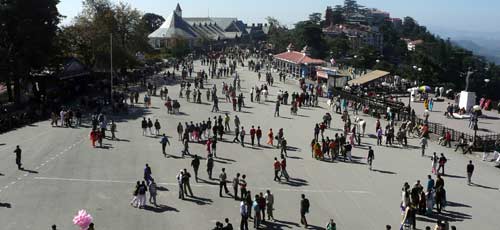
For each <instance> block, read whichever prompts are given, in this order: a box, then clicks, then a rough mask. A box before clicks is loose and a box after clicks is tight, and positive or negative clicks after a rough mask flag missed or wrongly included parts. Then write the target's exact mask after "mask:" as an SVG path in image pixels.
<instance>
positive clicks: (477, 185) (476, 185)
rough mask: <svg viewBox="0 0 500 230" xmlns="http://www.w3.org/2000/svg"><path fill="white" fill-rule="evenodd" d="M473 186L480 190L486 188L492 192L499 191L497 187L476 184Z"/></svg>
mask: <svg viewBox="0 0 500 230" xmlns="http://www.w3.org/2000/svg"><path fill="white" fill-rule="evenodd" d="M472 186H475V187H479V188H485V189H491V190H498V188H495V187H490V186H486V185H480V184H476V183H472Z"/></svg>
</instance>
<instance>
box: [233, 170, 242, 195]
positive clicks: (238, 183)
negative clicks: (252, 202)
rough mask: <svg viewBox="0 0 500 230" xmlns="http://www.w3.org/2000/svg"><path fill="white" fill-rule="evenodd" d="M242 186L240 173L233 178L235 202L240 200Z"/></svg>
mask: <svg viewBox="0 0 500 230" xmlns="http://www.w3.org/2000/svg"><path fill="white" fill-rule="evenodd" d="M239 185H240V173H236V176H235V177H234V178H233V193H234V200H238V187H239Z"/></svg>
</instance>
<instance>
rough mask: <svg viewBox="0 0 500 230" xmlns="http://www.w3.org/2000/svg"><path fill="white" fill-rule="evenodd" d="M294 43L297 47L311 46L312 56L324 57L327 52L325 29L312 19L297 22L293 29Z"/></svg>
mask: <svg viewBox="0 0 500 230" xmlns="http://www.w3.org/2000/svg"><path fill="white" fill-rule="evenodd" d="M293 38H294V41H295V42H294V43H293V44H294V45H295V46H296V47H304V46H306V45H307V46H309V47H310V48H311V56H313V57H316V58H324V57H326V54H327V52H326V51H327V47H326V42H325V39H324V37H323V30H322V29H321V27H320V25H318V24H314V23H312V22H311V21H302V22H298V23H297V24H295V29H294V31H293Z"/></svg>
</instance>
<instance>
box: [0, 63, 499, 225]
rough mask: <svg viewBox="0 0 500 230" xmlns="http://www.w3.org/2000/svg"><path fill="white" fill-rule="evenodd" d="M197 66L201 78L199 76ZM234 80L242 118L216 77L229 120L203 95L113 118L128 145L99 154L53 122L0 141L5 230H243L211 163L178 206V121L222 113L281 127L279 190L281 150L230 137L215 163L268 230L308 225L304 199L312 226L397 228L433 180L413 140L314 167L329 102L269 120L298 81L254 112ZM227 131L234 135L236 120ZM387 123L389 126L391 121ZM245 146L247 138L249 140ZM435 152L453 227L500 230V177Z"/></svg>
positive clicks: (76, 132) (85, 134) (246, 84)
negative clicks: (261, 208) (145, 189)
mask: <svg viewBox="0 0 500 230" xmlns="http://www.w3.org/2000/svg"><path fill="white" fill-rule="evenodd" d="M199 64H200V63H199V62H195V70H197V71H199V70H200V68H201V67H200V65H199ZM203 68H205V69H206V68H207V67H206V66H204V67H203ZM238 72H239V74H240V77H241V79H242V81H241V85H242V92H243V93H244V94H245V96H246V97H247V98H246V99H245V103H246V107H245V108H244V109H243V111H242V112H233V111H232V105H231V104H229V103H225V100H224V99H223V98H222V95H221V93H220V92H221V86H222V82H223V81H226V82H227V83H230V82H232V79H214V80H209V84H208V85H207V87H211V85H212V84H216V85H217V88H218V95H219V97H220V102H221V103H220V105H219V107H220V109H221V110H222V111H221V113H211V112H210V110H211V107H212V105H211V102H209V103H207V102H206V101H204V100H206V98H205V93H204V91H203V97H202V101H203V102H204V103H203V104H195V103H188V102H186V100H185V98H180V99H179V101H180V103H181V109H180V110H181V112H182V114H180V115H170V114H167V111H166V108H165V107H164V106H163V102H162V101H161V100H160V98H159V97H153V101H152V106H153V107H152V108H150V109H145V108H143V105H142V104H140V105H139V107H138V108H135V109H133V110H132V111H131V112H130V113H129V114H128V115H126V116H115V117H109V116H108V118H113V119H115V120H116V121H117V130H118V132H117V137H118V138H119V139H120V141H110V140H105V141H104V144H105V148H93V147H92V146H91V143H90V141H89V132H90V129H89V128H88V124H87V125H86V128H83V127H82V128H53V127H51V125H50V122H49V121H44V122H39V123H35V124H33V125H31V126H27V127H24V128H21V129H18V130H14V131H12V132H9V133H5V134H2V135H0V144H1V146H0V173H1V174H2V175H0V203H1V206H0V223H1V226H2V227H0V229H2V230H20V229H37V230H38V229H49V227H50V226H51V225H52V224H57V226H58V228H60V229H76V227H75V226H73V224H72V218H73V216H75V214H76V213H77V211H78V210H80V209H86V210H87V211H88V212H89V213H90V214H91V215H92V216H93V217H94V223H95V224H96V229H98V230H103V229H109V230H117V229H127V230H129V229H130V230H136V229H211V228H212V227H213V226H215V221H223V220H224V218H225V217H228V218H229V219H230V221H231V223H232V224H233V226H234V227H239V222H240V215H239V202H237V201H235V200H234V199H232V198H230V197H223V198H220V197H219V196H218V192H219V188H218V181H217V180H209V179H208V176H207V173H206V171H205V169H206V166H205V165H206V161H205V160H202V163H201V166H200V177H201V178H202V180H200V182H199V183H196V182H194V178H192V180H191V185H192V187H193V193H194V195H195V197H193V198H191V197H188V198H187V199H186V200H180V199H178V198H177V196H178V186H177V181H176V175H177V173H178V172H179V170H180V169H183V168H186V169H188V170H189V171H190V172H191V174H193V172H192V168H191V167H190V162H191V158H190V157H186V158H184V159H183V158H180V155H181V153H180V152H181V150H182V144H181V142H180V141H178V140H177V132H176V126H177V124H178V123H179V122H182V124H184V122H189V121H193V122H195V123H196V122H201V121H203V120H207V118H208V117H211V118H213V117H214V116H219V115H222V116H223V113H225V112H226V111H227V112H228V113H229V114H230V116H231V118H234V115H238V116H239V117H240V120H241V124H242V126H244V127H245V129H246V130H247V133H248V130H249V128H250V127H251V125H255V127H257V126H260V127H261V128H262V130H263V139H266V138H265V137H266V134H267V131H268V130H269V128H272V129H273V130H274V131H275V133H277V131H278V129H279V128H283V129H284V134H285V137H286V138H287V140H288V145H289V146H290V150H289V152H288V156H289V158H288V161H287V163H288V167H287V168H288V173H289V174H290V177H291V178H292V179H291V180H290V182H283V183H278V182H275V181H273V176H274V175H273V173H274V172H273V161H274V157H278V158H279V153H280V152H279V150H278V149H276V148H271V147H268V146H264V147H251V146H250V145H249V144H247V145H246V147H244V148H243V147H242V146H241V145H239V144H237V143H231V142H230V141H228V140H232V137H233V136H232V133H230V134H229V135H225V136H224V137H225V140H226V141H224V142H219V145H218V146H217V156H218V157H219V158H216V159H215V167H214V175H215V176H214V177H217V175H218V174H219V172H220V171H221V168H226V172H227V174H228V179H229V180H231V179H232V178H233V177H234V176H235V174H236V173H237V172H239V173H241V174H246V175H247V182H248V189H249V190H250V191H251V192H252V194H253V195H255V194H257V193H260V192H263V193H264V192H265V191H266V189H270V190H271V192H272V193H273V194H274V196H275V213H274V216H275V218H276V220H277V221H276V222H267V223H266V225H265V226H267V227H266V228H265V229H299V228H301V226H300V225H299V224H300V214H299V203H300V195H301V194H305V195H306V197H307V198H308V199H309V200H310V202H311V208H310V213H309V214H308V222H309V223H310V225H311V228H314V229H322V228H324V226H325V224H326V223H327V221H328V220H329V219H330V218H333V219H334V220H335V222H336V223H337V229H350V230H353V229H359V230H361V229H362V230H378V229H384V228H385V225H386V224H390V225H392V226H393V229H399V223H400V220H401V209H400V202H401V188H402V185H403V183H404V182H408V183H409V184H410V185H413V184H414V183H415V182H416V181H417V180H420V181H422V184H424V186H425V184H426V182H427V180H426V178H427V175H428V174H430V173H431V171H430V170H431V160H430V158H429V157H427V156H426V157H421V156H420V149H418V148H417V147H416V146H418V140H417V139H410V140H409V144H410V148H407V149H402V148H398V147H385V146H377V145H376V139H374V138H371V137H368V136H367V137H365V138H363V139H362V144H363V146H361V147H358V146H356V147H355V148H354V149H353V157H354V162H352V163H344V162H338V161H336V162H335V163H330V162H324V161H318V160H315V159H313V158H311V150H310V142H311V139H312V138H313V128H314V124H315V123H317V122H320V121H321V119H322V116H323V115H324V114H325V113H326V112H327V111H328V110H327V107H326V103H325V102H326V99H321V101H320V106H321V107H316V108H311V107H305V108H303V109H299V111H298V115H297V116H294V115H290V107H289V106H281V109H280V110H281V111H280V113H281V117H273V114H274V103H273V102H274V101H275V100H276V94H277V92H278V90H283V91H285V90H286V91H288V92H289V93H290V94H291V93H292V92H294V91H297V92H298V91H299V87H298V84H297V82H296V81H293V80H288V81H287V82H286V83H285V84H284V83H279V82H278V79H277V78H278V77H277V74H276V73H274V76H275V85H274V86H273V87H271V88H270V94H271V96H270V97H269V100H270V101H269V102H266V103H262V104H258V103H251V102H250V100H249V98H248V96H249V91H250V89H251V87H252V86H254V85H255V84H256V83H257V74H256V73H254V72H249V71H248V70H247V68H241V67H239V68H238ZM263 83H264V81H262V82H259V83H258V84H259V85H260V84H263ZM168 87H169V96H170V97H172V99H177V96H178V94H179V88H180V87H179V85H172V86H168ZM141 98H142V97H141ZM362 116H364V115H362ZM433 116H434V115H433ZM436 116H437V115H436ZM142 117H150V118H152V120H153V121H154V119H159V121H160V122H161V125H162V132H164V133H166V134H167V135H168V136H170V137H171V138H170V142H171V146H168V147H167V153H168V154H170V155H173V156H172V157H169V158H165V157H164V156H163V154H162V153H161V145H160V143H159V141H160V139H159V138H154V137H148V136H143V135H142V130H141V120H142ZM431 118H432V117H431ZM364 119H365V120H367V132H368V134H374V133H375V120H374V119H372V118H370V117H366V116H365V117H364ZM230 124H231V126H232V127H233V126H234V125H233V121H232V120H231V123H230ZM332 125H333V127H332V128H331V129H328V130H327V131H326V135H327V136H330V137H333V136H334V134H335V133H340V132H341V128H342V127H343V123H342V121H341V119H340V116H339V115H338V114H333V121H332ZM382 125H383V126H385V121H383V124H382ZM246 141H247V142H248V141H249V137H248V136H247V138H246ZM16 145H20V146H21V148H22V150H23V153H22V162H23V166H24V168H25V170H24V171H20V170H18V169H17V167H16V165H15V154H14V153H13V151H14V148H15V146H16ZM368 146H372V148H373V149H374V150H375V160H374V164H373V167H374V170H373V171H370V170H369V169H368V167H367V165H366V164H365V162H366V159H365V158H366V156H367V152H368V151H367V147H368ZM411 146H413V147H411ZM190 151H191V153H195V154H198V155H200V156H203V157H204V158H205V157H206V150H205V146H204V145H201V144H194V143H192V144H190ZM434 151H436V152H437V153H441V152H442V153H444V154H445V156H446V157H447V158H448V163H447V165H446V176H444V177H443V178H444V181H445V187H446V189H447V200H448V206H447V207H446V211H444V212H443V214H441V217H443V218H446V219H448V220H450V221H451V225H455V226H457V229H481V230H494V229H498V225H497V219H496V218H497V217H498V215H499V213H500V199H499V198H500V192H499V191H498V186H499V185H500V174H499V169H498V168H496V167H494V165H493V164H492V163H490V162H483V161H481V160H480V158H478V156H476V155H467V156H464V155H462V154H461V153H458V152H453V149H449V148H444V147H441V146H438V145H437V144H436V143H430V145H429V149H428V150H427V155H429V154H430V153H431V152H434ZM469 160H472V161H473V163H474V164H475V166H476V170H475V174H474V177H473V182H474V183H475V185H473V186H468V185H467V181H466V179H465V175H466V173H465V168H466V165H467V163H468V161H469ZM146 163H148V164H149V165H150V166H151V168H152V172H153V174H152V176H153V178H155V180H156V181H157V183H158V185H159V186H161V187H160V191H159V195H158V203H159V204H160V206H159V207H153V206H148V207H147V208H146V209H137V208H134V207H132V206H131V205H130V200H131V199H132V192H133V190H134V186H135V182H136V181H137V180H142V178H143V169H144V165H145V164H146ZM229 186H230V185H229ZM435 220H436V217H435V216H434V217H425V216H418V219H417V227H418V229H424V227H425V226H434V224H433V222H435ZM249 225H250V226H252V223H250V224H249ZM263 226H264V225H263Z"/></svg>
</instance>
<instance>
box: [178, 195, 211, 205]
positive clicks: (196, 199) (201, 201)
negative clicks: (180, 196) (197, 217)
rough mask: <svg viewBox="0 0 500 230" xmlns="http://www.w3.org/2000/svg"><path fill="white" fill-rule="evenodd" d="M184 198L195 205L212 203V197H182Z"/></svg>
mask: <svg viewBox="0 0 500 230" xmlns="http://www.w3.org/2000/svg"><path fill="white" fill-rule="evenodd" d="M184 200H185V201H191V202H194V203H196V204H197V205H207V204H211V203H212V199H208V198H202V197H196V196H192V197H184Z"/></svg>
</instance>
